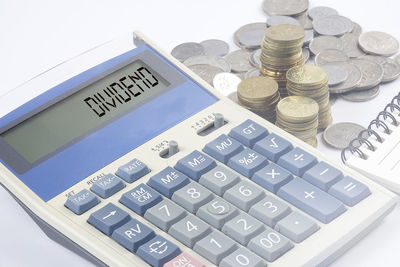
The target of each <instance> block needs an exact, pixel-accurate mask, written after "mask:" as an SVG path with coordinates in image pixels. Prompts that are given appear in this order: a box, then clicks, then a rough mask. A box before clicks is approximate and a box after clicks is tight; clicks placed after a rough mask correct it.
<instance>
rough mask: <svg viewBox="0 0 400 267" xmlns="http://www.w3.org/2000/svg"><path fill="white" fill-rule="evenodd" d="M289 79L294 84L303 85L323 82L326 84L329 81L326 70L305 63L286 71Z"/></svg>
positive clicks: (322, 83)
mask: <svg viewBox="0 0 400 267" xmlns="http://www.w3.org/2000/svg"><path fill="white" fill-rule="evenodd" d="M286 78H287V80H288V81H290V82H291V83H294V84H301V85H303V86H312V85H318V84H321V85H322V86H323V85H325V81H326V82H327V81H328V75H327V74H326V72H325V70H324V69H323V68H321V67H318V66H313V65H303V66H296V67H293V68H291V69H290V70H288V72H287V73H286Z"/></svg>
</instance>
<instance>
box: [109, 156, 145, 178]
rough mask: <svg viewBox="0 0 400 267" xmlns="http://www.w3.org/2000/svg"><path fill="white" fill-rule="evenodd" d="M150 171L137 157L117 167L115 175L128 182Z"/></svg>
mask: <svg viewBox="0 0 400 267" xmlns="http://www.w3.org/2000/svg"><path fill="white" fill-rule="evenodd" d="M149 172H150V169H149V168H148V167H147V165H146V164H144V163H143V162H141V161H140V160H138V159H133V160H131V161H130V162H128V163H127V164H124V165H122V166H121V167H119V168H118V170H117V172H116V175H118V176H119V177H121V178H122V179H124V180H125V181H126V182H128V183H133V182H134V181H136V180H137V179H139V178H140V177H142V176H145V175H146V174H148V173H149Z"/></svg>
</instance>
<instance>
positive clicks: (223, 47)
mask: <svg viewBox="0 0 400 267" xmlns="http://www.w3.org/2000/svg"><path fill="white" fill-rule="evenodd" d="M200 45H202V46H203V48H204V54H205V55H206V56H220V57H223V56H225V55H226V54H228V52H229V44H228V43H227V42H225V41H222V40H217V39H209V40H204V41H203V42H201V43H200Z"/></svg>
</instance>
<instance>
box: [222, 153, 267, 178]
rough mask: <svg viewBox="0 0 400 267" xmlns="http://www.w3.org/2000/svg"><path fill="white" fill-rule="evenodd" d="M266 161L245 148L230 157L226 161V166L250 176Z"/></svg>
mask: <svg viewBox="0 0 400 267" xmlns="http://www.w3.org/2000/svg"><path fill="white" fill-rule="evenodd" d="M267 163H268V160H267V159H266V158H265V157H264V156H262V155H260V154H258V153H257V152H255V151H254V150H251V149H249V148H245V149H244V150H243V151H242V152H240V153H239V154H237V155H236V156H234V157H232V158H231V159H230V160H229V161H228V166H229V167H231V168H232V169H234V170H235V171H237V172H238V173H240V174H242V175H244V176H246V177H249V178H250V177H251V176H253V174H254V173H255V172H256V171H258V170H260V169H261V168H262V167H264V166H265V165H266V164H267Z"/></svg>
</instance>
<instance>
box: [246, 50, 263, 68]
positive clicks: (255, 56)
mask: <svg viewBox="0 0 400 267" xmlns="http://www.w3.org/2000/svg"><path fill="white" fill-rule="evenodd" d="M261 52H262V50H261V49H257V50H254V51H253V52H252V53H251V55H250V57H249V61H250V64H251V65H252V66H253V67H256V68H259V67H260V65H261Z"/></svg>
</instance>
